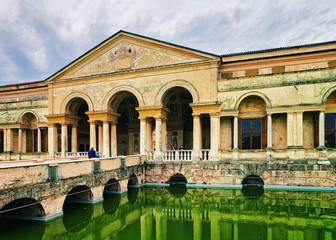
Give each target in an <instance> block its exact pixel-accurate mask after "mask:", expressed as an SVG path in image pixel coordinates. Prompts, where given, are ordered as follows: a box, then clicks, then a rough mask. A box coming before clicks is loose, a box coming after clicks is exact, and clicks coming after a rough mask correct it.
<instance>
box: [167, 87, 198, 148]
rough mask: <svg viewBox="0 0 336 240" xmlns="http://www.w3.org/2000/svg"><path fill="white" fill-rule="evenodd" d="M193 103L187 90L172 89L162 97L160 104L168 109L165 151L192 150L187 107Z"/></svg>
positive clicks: (189, 110) (180, 88)
mask: <svg viewBox="0 0 336 240" xmlns="http://www.w3.org/2000/svg"><path fill="white" fill-rule="evenodd" d="M192 102H193V99H192V96H191V94H190V92H189V91H188V90H186V89H185V88H183V87H173V88H171V89H169V90H168V91H167V92H166V93H165V95H164V96H163V100H162V104H163V106H164V107H165V108H168V109H169V113H168V119H167V146H166V148H167V149H164V147H165V146H162V147H163V150H169V149H181V150H182V149H192V146H193V117H192V109H191V107H190V106H189V104H190V103H192Z"/></svg>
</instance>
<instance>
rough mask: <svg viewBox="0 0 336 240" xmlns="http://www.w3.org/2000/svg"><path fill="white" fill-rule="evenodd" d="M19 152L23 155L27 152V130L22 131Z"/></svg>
mask: <svg viewBox="0 0 336 240" xmlns="http://www.w3.org/2000/svg"><path fill="white" fill-rule="evenodd" d="M21 151H22V152H23V153H26V152H27V130H26V129H22V145H21Z"/></svg>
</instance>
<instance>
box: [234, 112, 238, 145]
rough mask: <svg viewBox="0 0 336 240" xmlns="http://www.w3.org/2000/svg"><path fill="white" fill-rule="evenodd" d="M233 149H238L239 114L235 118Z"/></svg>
mask: <svg viewBox="0 0 336 240" xmlns="http://www.w3.org/2000/svg"><path fill="white" fill-rule="evenodd" d="M233 149H238V116H234V120H233Z"/></svg>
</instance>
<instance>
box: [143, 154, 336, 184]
mask: <svg viewBox="0 0 336 240" xmlns="http://www.w3.org/2000/svg"><path fill="white" fill-rule="evenodd" d="M145 169H146V182H156V183H165V182H167V181H169V179H170V177H171V176H173V175H174V174H177V173H179V174H183V175H184V176H185V177H186V179H187V182H188V183H191V184H192V183H195V184H203V183H205V184H228V185H239V184H242V181H243V179H244V178H245V177H247V176H249V175H257V176H260V178H261V179H262V180H263V181H264V184H265V185H275V186H315V187H335V186H336V185H335V184H336V176H335V172H334V166H333V165H330V164H327V165H322V164H318V163H316V162H313V161H312V162H308V161H286V160H285V161H283V160H274V161H272V162H266V161H257V160H254V161H232V162H224V161H223V162H157V163H151V162H148V163H146V164H145Z"/></svg>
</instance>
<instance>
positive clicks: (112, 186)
mask: <svg viewBox="0 0 336 240" xmlns="http://www.w3.org/2000/svg"><path fill="white" fill-rule="evenodd" d="M120 190H121V187H120V183H119V181H118V180H117V179H115V178H111V179H110V180H108V181H107V183H106V184H105V187H104V194H106V193H115V192H120Z"/></svg>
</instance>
